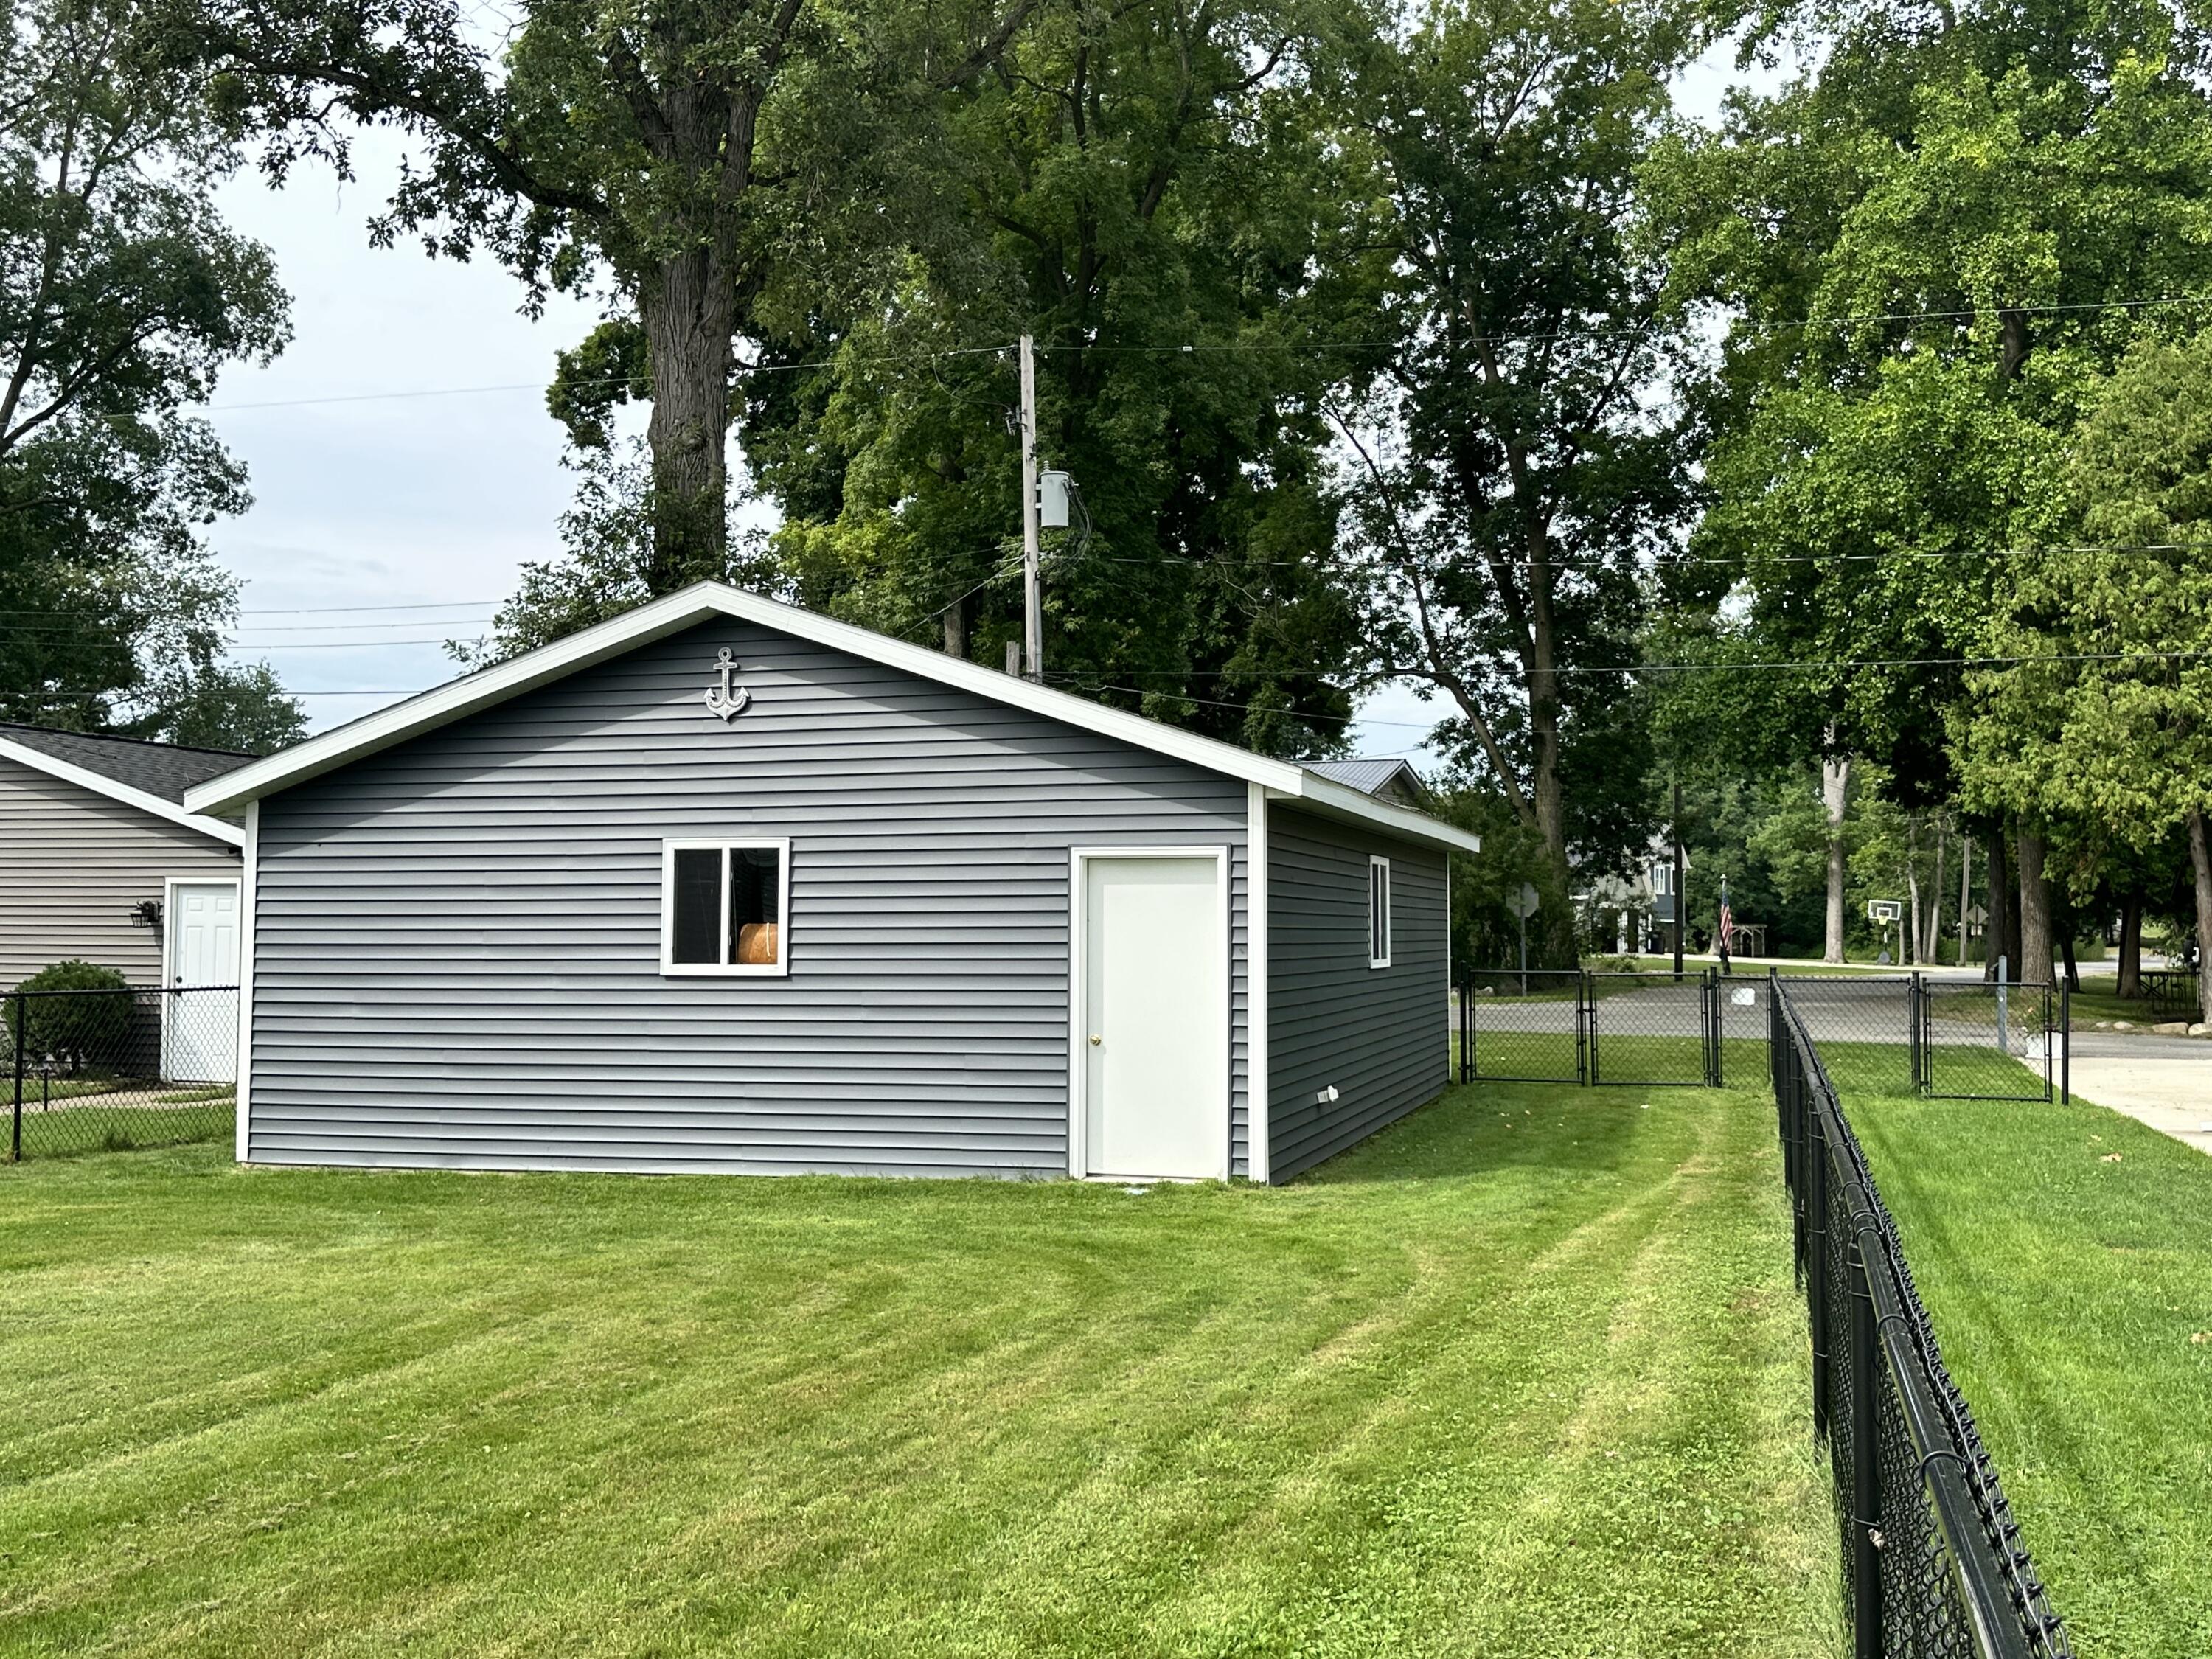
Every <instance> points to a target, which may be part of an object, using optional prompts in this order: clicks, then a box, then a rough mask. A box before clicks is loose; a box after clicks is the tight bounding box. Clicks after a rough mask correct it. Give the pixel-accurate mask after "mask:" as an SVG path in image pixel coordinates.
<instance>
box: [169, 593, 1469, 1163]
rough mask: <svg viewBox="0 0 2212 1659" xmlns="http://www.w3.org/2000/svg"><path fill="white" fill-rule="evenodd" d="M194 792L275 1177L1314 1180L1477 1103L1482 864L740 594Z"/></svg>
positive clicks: (1041, 695)
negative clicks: (1464, 1019)
mask: <svg viewBox="0 0 2212 1659" xmlns="http://www.w3.org/2000/svg"><path fill="white" fill-rule="evenodd" d="M187 803H188V805H190V807H191V810H192V811H197V812H219V813H238V814H241V815H242V816H243V818H244V824H245V830H244V835H245V857H246V909H245V931H246V966H245V990H244V993H243V997H242V1000H243V1002H244V1016H243V1017H244V1021H245V1024H246V1034H245V1042H246V1054H247V1055H248V1056H249V1060H248V1064H247V1066H246V1069H245V1074H244V1076H243V1078H242V1080H241V1087H240V1095H239V1112H238V1123H239V1131H238V1147H239V1155H240V1158H244V1159H248V1160H250V1161H252V1162H255V1163H274V1164H394V1165H413V1166H423V1165H435V1166H450V1167H463V1168H476V1169H595V1170H666V1171H673V1170H728V1171H742V1172H755V1173H776V1172H788V1171H798V1170H834V1171H845V1172H855V1173H873V1174H908V1175H991V1176H1045V1175H1069V1176H1079V1177H1083V1176H1091V1177H1102V1178H1104V1177H1111V1178H1115V1179H1152V1178H1199V1177H1223V1176H1249V1177H1250V1178H1252V1179H1254V1180H1258V1181H1281V1180H1284V1179H1286V1178H1288V1177H1289V1176H1292V1175H1294V1174H1296V1173H1297V1171H1299V1170H1304V1169H1306V1168H1308V1167H1310V1165H1312V1164H1316V1163H1317V1162H1319V1161H1320V1160H1321V1159H1322V1158H1327V1157H1328V1156H1329V1155H1330V1154H1332V1153H1334V1152H1338V1151H1340V1150H1341V1149H1343V1148H1344V1147H1346V1146H1350V1145H1352V1143H1353V1142H1355V1141H1357V1140H1358V1139H1362V1138H1363V1137H1364V1136H1366V1135H1369V1134H1371V1133H1374V1132H1375V1131H1376V1129H1378V1128H1380V1127H1383V1125H1384V1124H1387V1123H1389V1121H1392V1120H1393V1119H1395V1118H1396V1117H1399V1116H1401V1115H1403V1114H1404V1113H1406V1112H1408V1111H1410V1110H1412V1109H1413V1108H1415V1107H1417V1106H1419V1105H1420V1104H1422V1103H1425V1102H1426V1101H1428V1100H1430V1099H1432V1098H1433V1097H1435V1096H1436V1095H1437V1093H1439V1092H1440V1091H1442V1090H1443V1087H1444V1085H1445V1083H1446V1080H1447V1068H1448V1045H1449V1031H1448V1015H1449V1003H1448V980H1447V963H1446V944H1445V939H1446V910H1447V905H1446V898H1447V892H1446V883H1447V880H1448V874H1447V858H1448V856H1449V854H1452V853H1454V852H1461V853H1472V852H1474V851H1475V850H1477V848H1478V847H1479V842H1477V841H1476V839H1475V838H1474V836H1471V835H1469V834H1468V833H1466V832H1464V831H1462V830H1460V829H1454V828H1452V827H1451V826H1449V825H1448V824H1444V823H1439V822H1438V821H1437V820H1436V819H1434V818H1431V817H1427V816H1426V815H1425V814H1423V813H1420V812H1418V811H1411V810H1409V809H1407V807H1404V806H1402V805H1396V804H1395V803H1393V802H1391V801H1389V800H1385V799H1377V798H1376V797H1375V796H1373V795H1370V794H1369V793H1365V792H1364V791H1363V790H1360V789H1358V788H1354V787H1347V786H1346V785H1345V784H1343V783H1341V782H1339V781H1335V780H1334V779H1332V778H1330V777H1328V776H1326V775H1324V774H1323V773H1322V771H1321V770H1318V769H1312V768H1307V767H1302V766H1299V765H1297V764H1296V763H1291V762H1286V761H1279V760H1272V759H1269V758H1267V757H1262V756H1258V755H1254V754H1251V753H1249V752H1248V751H1246V750H1242V749H1238V748H1235V747H1233V746H1231V745H1229V744H1222V743H1217V742H1214V741H1212V740H1211V739H1208V738H1200V737H1197V736H1194V735H1193V734H1191V733H1189V732H1182V731H1178V730H1176V729H1175V728H1173V727H1170V726H1163V725H1160V724H1158V723H1157V722H1154V721H1152V720H1145V719H1142V718H1140V717H1139V716H1138V715H1135V714H1128V713H1126V712H1123V711H1121V710H1117V709H1113V708H1104V707H1102V706H1101V705H1099V704H1097V703H1094V702H1088V701H1085V700H1084V699H1082V698H1079V697H1074V696H1068V695H1066V693H1063V692H1059V691H1054V690H1047V689H1045V688H1043V687H1042V686H1038V685H1036V684H1030V683H1029V682H1027V681H1025V680H1021V679H1018V678H1012V677H1011V676H1008V675H1005V674H1001V673H999V672H997V671H994V670H992V669H987V668H984V667H981V666H979V665H975V664H974V663H969V662H966V661H963V660H961V659H957V658H953V657H949V656H945V655H941V654H939V653H936V652H933V651H927V650H924V649H922V648H921V647H917V646H914V645H910V644H907V643H904V642H902V641H896V640H892V639H888V638H885V637H884V636H883V635H878V634H874V633H871V632H868V631H866V630H865V629H859V628H854V627H852V626H849V625H848V624H846V623H839V622H836V621H832V620H830V619H829V618H827V617H822V616H819V615H817V614H815V613H812V612H809V611H799V610H793V609H792V608H789V607H787V606H785V605H778V604H775V603H774V602H772V601H769V600H767V599H760V598H758V597H757V596H755V595H752V594H749V593H744V592H738V591H736V590H734V589H732V588H728V587H725V586H718V585H715V584H702V585H700V586H696V587H692V588H689V589H686V590H684V592H680V593H676V594H671V595H670V596H669V597H667V598H665V599H659V600H657V601H655V602H653V604H650V605H645V606H642V607H641V608H639V609H638V610H636V611H631V612H629V614H628V615H626V616H623V617H617V618H616V619H614V620H612V621H610V622H607V623H601V624H600V625H599V626H598V627H596V628H592V629H586V630H585V631H584V632H582V633H580V634H577V635H573V636H571V637H569V638H568V639H566V640H563V641H559V642H558V643H556V644H554V645H550V646H548V647H544V648H543V649H540V650H538V651H535V652H532V653H529V654H528V655H526V656H522V657H519V658H516V659H513V660H511V661H509V662H506V663H503V664H501V665H498V666H497V667H494V668H489V669H486V670H483V671H481V672H478V673H476V674H471V675H469V676H467V677H465V678H462V679H459V680H457V681H455V682H453V684H449V685H447V686H444V687H441V688H440V689H438V690H434V691H429V692H426V693H424V694H423V695H422V696H417V697H415V698H411V699H410V700H409V701H407V702H403V703H399V704H397V705H395V706H393V707H392V708H388V709H385V710H383V711H381V712H380V713H378V714H372V715H370V716H368V717H367V718H366V719H363V720H356V721H355V722H353V723H352V724H351V725H349V726H343V727H340V728H338V729H337V730H336V731H334V732H328V733H325V735H323V736H322V737H319V738H313V739H311V740H309V741H308V742H307V743H304V744H300V745H298V746H297V747H295V748H293V749H291V750H287V751H285V752H284V753H283V754H281V755H277V756H272V757H270V758H268V759H266V760H264V761H260V762H258V763H254V764H252V765H250V766H246V767H244V768H241V769H239V770H238V771H236V772H233V773H229V774H227V775H224V776H222V777H220V778H217V779H216V780H215V781H211V782H210V783H206V784H204V785H202V786H200V787H197V788H196V789H194V790H192V791H191V793H190V794H189V795H188V796H187Z"/></svg>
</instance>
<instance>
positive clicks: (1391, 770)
mask: <svg viewBox="0 0 2212 1659" xmlns="http://www.w3.org/2000/svg"><path fill="white" fill-rule="evenodd" d="M1303 764H1304V767H1305V769H1307V770H1308V771H1310V772H1318V773H1320V774H1321V775H1322V776H1323V777H1325V778H1328V779H1329V780H1331V781H1334V782H1336V783H1341V784H1347V785H1349V786H1350V787H1352V788H1354V789H1357V790H1359V791H1360V792H1361V793H1364V794H1369V795H1372V796H1374V797H1375V799H1377V800H1387V801H1389V803H1390V804H1391V805H1394V806H1407V807H1411V808H1412V809H1413V811H1417V812H1426V811H1431V810H1433V809H1434V807H1435V805H1436V803H1435V802H1434V801H1432V800H1431V799H1430V798H1429V787H1428V785H1426V784H1425V783H1423V782H1422V781H1421V775H1420V774H1419V773H1418V772H1416V771H1415V770H1414V769H1413V766H1412V764H1411V763H1409V762H1407V761H1402V760H1395V759H1389V760H1310V761H1306V762H1304V763H1303Z"/></svg>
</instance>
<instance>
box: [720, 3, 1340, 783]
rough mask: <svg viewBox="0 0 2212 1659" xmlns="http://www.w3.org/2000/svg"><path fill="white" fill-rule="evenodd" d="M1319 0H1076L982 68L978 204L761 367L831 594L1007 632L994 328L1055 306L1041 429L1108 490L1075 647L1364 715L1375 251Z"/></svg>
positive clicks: (1007, 544) (1013, 509) (1249, 725)
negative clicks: (1356, 482) (1334, 419)
mask: <svg viewBox="0 0 2212 1659" xmlns="http://www.w3.org/2000/svg"><path fill="white" fill-rule="evenodd" d="M1305 10H1306V8H1305V7H1304V5H1303V3H1301V4H1297V5H1292V4H1286V3H1283V0H1246V3H1226V4H1224V3H1208V4H1200V5H1197V6H1189V5H1185V4H1181V3H1174V0H1141V3H1136V4H1120V5H1111V6H1109V5H1104V4H1097V3H1092V0H1074V3H1071V4H1069V5H1067V6H1065V7H1062V8H1057V9H1054V10H1052V11H1050V12H1048V13H1046V14H1042V15H1040V17H1039V18H1038V20H1037V21H1036V26H1035V27H1031V28H1030V29H1029V30H1027V31H1025V32H1024V34H1023V36H1022V37H1021V38H1020V39H1018V40H1017V41H1016V42H1014V43H1013V44H1012V46H1010V47H1009V48H1008V50H1007V51H1006V52H1005V53H1004V54H1002V55H1001V57H1000V60H999V62H998V64H996V66H995V67H994V70H992V71H991V72H990V73H988V74H987V75H986V76H981V77H979V79H978V81H977V82H976V83H975V87H974V88H973V89H972V92H971V93H970V94H969V95H967V96H966V97H965V98H964V99H963V105H962V107H961V109H960V111H959V112H958V116H957V123H956V125H955V127H954V130H953V145H954V148H953V149H952V151H951V159H952V161H953V163H954V166H955V167H956V169H957V170H956V171H955V172H954V173H952V175H951V178H949V179H948V180H947V183H948V185H955V186H957V188H956V189H948V190H947V191H946V198H947V203H946V205H947V212H946V216H947V218H948V219H950V220H952V221H954V222H956V223H957V228H958V229H959V231H960V234H959V235H958V236H957V237H951V236H945V235H940V236H939V237H938V238H937V240H936V241H935V243H934V244H933V246H929V247H927V248H921V249H917V250H916V252H915V255H914V257H913V258H910V259H909V261H908V263H907V264H906V265H905V266H904V268H903V269H902V271H901V272H900V273H899V280H898V281H897V282H896V283H895V284H894V285H893V286H892V288H891V289H890V292H889V294H888V295H887V296H885V298H884V300H883V301H880V302H879V303H878V304H877V305H876V306H875V307H873V315H872V317H868V318H865V319H856V322H855V324H854V327H853V329H852V331H851V332H850V333H849V335H848V337H847V338H846V340H845V341H844V343H843V344H842V346H841V349H840V351H839V353H838V355H837V358H836V362H834V363H832V364H829V365H827V366H825V367H823V368H819V369H815V370H804V371H801V372H799V373H795V374H788V375H778V376H774V377H763V378H762V379H761V380H758V381H757V382H755V383H754V404H753V409H752V412H751V414H750V416H749V418H748V420H747V422H746V430H747V448H748V453H749V454H750V456H751V458H752V459H753V461H754V464H755V466H756V469H757V475H758V477H759V478H760V480H761V481H762V483H763V485H764V486H765V487H766V488H767V489H769V491H770V492H771V493H772V494H773V495H775V498H776V499H777V501H779V503H780V504H781V506H782V507H783V509H784V512H785V513H786V515H787V522H786V525H785V527H784V529H783V530H782V531H781V532H780V533H779V535H778V536H777V537H776V538H775V547H776V550H777V551H778V553H779V555H780V556H781V560H782V562H783V564H784V567H785V568H786V569H787V572H788V573H789V575H790V577H791V579H792V580H793V581H794V583H795V585H796V587H797V590H798V592H799V594H800V596H801V597H802V598H804V599H806V600H807V601H808V602H809V603H812V604H817V605H823V606H824V607H826V608H829V609H831V610H835V611H839V612H840V613H842V614H845V615H848V616H850V617H854V618H856V619H859V620H863V621H866V622H868V623H871V624H872V625H874V626H877V627H879V628H883V629H886V630H887V631H890V632H894V633H902V634H907V635H911V636H914V637H917V638H925V639H927V640H928V641H930V642H932V643H937V642H939V641H946V642H947V644H948V648H951V649H957V650H965V651H967V652H969V653H972V654H975V655H976V656H978V657H979V658H981V659H984V660H996V659H997V653H998V651H999V649H1000V646H1001V643H1002V642H1003V641H1006V640H1008V639H1012V638H1014V637H1016V636H1017V635H1018V626H1019V618H1020V615H1021V589H1020V584H1019V580H1018V573H1017V571H1016V570H1015V569H1014V568H1013V562H1014V560H1015V559H1016V558H1017V557H1018V555H1019V551H1020V543H1019V539H1018V526H1019V524H1020V501H1019V491H1018V465H1019V457H1018V447H1017V444H1016V441H1015V437H1014V434H1013V430H1012V428H1013V416H1014V413H1015V410H1014V404H1015V400H1016V390H1017V385H1016V373H1015V367H1016V366H1015V362H1014V356H1013V354H1012V351H1010V350H1004V349H988V347H987V346H983V347H981V348H979V343H994V342H1006V341H1011V340H1012V339H1013V338H1014V337H1016V336H1017V335H1019V334H1022V333H1025V332H1026V333H1030V334H1033V335H1034V336H1035V337H1036V340H1037V347H1038V358H1037V384H1038V403H1039V410H1040V423H1039V431H1040V447H1041V448H1042V452H1043V455H1044V459H1045V461H1046V464H1047V465H1049V466H1053V467H1055V468H1062V469H1065V470H1066V471H1069V472H1070V473H1071V474H1072V475H1073V477H1074V479H1075V481H1076V483H1077V485H1078V487H1079V490H1080V492H1081V494H1080V508H1079V519H1078V524H1077V525H1076V526H1074V527H1073V529H1072V530H1071V531H1070V532H1069V533H1067V534H1065V535H1058V534H1055V535H1054V536H1053V537H1052V538H1051V541H1050V544H1049V546H1048V556H1047V560H1046V582H1045V623H1046V630H1045V641H1046V648H1045V669H1046V673H1047V678H1048V679H1049V680H1050V681H1051V682H1052V683H1054V684H1061V685H1065V686H1070V687H1073V688H1077V689H1079V690H1084V691H1086V692H1088V693H1090V694H1091V695H1094V696H1099V697H1101V698H1103V699H1104V700H1106V701H1109V702H1120V703H1123V704H1125V705H1131V706H1137V707H1141V708H1145V709H1146V710H1147V711H1148V712H1150V713H1152V714H1157V715H1159V716H1161V717H1163V718H1167V719H1171V720H1177V721H1179V722H1181V723H1183V724H1186V725H1189V726H1196V727H1198V728H1200V729H1203V730H1209V731H1212V732H1217V733H1218V734H1220V735H1223V736H1227V737H1231V738H1237V739H1239V740H1242V741H1244V742H1247V743H1249V744H1253V745H1254V746H1255V747H1258V748H1261V749H1263V750H1276V751H1291V752H1300V751H1307V750H1311V749H1313V748H1314V747H1316V746H1317V745H1318V746H1324V747H1326V746H1331V745H1333V744H1334V743H1335V742H1336V740H1337V735H1338V733H1339V732H1340V731H1341V729H1342V721H1343V720H1344V718H1345V716H1346V715H1347V714H1349V712H1350V700H1349V698H1348V697H1347V696H1346V693H1345V692H1344V691H1343V690H1341V689H1340V687H1339V686H1338V684H1336V683H1335V682H1334V679H1333V678H1332V676H1333V672H1334V671H1338V670H1340V669H1341V668H1342V667H1343V666H1344V665H1345V664H1346V660H1347V659H1348V657H1349V654H1350V652H1351V648H1352V629H1351V623H1352V617H1351V613H1350V611H1349V608H1348V607H1347V606H1346V605H1344V604H1343V602H1342V600H1341V598H1340V594H1339V592H1338V590H1337V588H1336V586H1335V585H1334V583H1333V582H1332V581H1331V580H1330V579H1329V575H1328V571H1327V569H1326V568H1325V563H1326V560H1327V557H1328V554H1329V552H1330V550H1331V548H1332V546H1333V544H1334V531H1335V507H1334V501H1333V500H1332V499H1331V497H1330V494H1329V491H1328V487H1327V480H1326V478H1325V477H1324V476H1323V469H1322V465H1321V464H1320V461H1319V459H1318V457H1319V453H1320V452H1321V451H1322V449H1323V447H1325V445H1326V442H1327V436H1328V434H1327V429H1326V427H1325V425H1324V423H1323V421H1322V413H1321V410H1322V396H1323V393H1324V392H1325V390H1326V388H1327V387H1328V385H1329V384H1330V382H1331V380H1333V379H1334V377H1335V376H1336V375H1337V374H1339V373H1340V368H1341V362H1342V356H1343V354H1342V352H1341V351H1340V350H1338V349H1334V348H1335V347H1336V346H1337V345H1338V344H1339V343H1340V338H1341V337H1343V336H1345V335H1347V334H1349V335H1352V336H1354V337H1358V336H1360V335H1362V334H1364V332H1365V327H1364V321H1365V318H1364V311H1363V310H1362V308H1361V307H1362V301H1364V298H1365V297H1366V295H1368V294H1369V293H1370V292H1371V288H1372V282H1373V279H1374V277H1375V276H1376V275H1377V274H1378V271H1379V265H1380V256H1379V255H1378V254H1377V253H1376V252H1375V251H1374V243H1375V240H1376V239H1375V237H1374V236H1373V235H1372V234H1371V231H1372V227H1371V224H1370V223H1369V222H1368V221H1369V219H1370V214H1369V212H1368V211H1367V210H1366V209H1365V207H1364V201H1365V199H1366V198H1365V197H1364V195H1363V193H1362V192H1361V191H1360V190H1358V188H1356V187H1355V181H1352V180H1350V179H1347V176H1346V172H1345V170H1344V169H1343V168H1342V167H1340V166H1339V165H1338V158H1337V157H1336V156H1335V155H1334V152H1333V149H1332V145H1331V143H1330V135H1331V132H1332V131H1333V127H1332V118H1331V115H1330V112H1329V111H1328V109H1327V107H1326V106H1324V104H1323V102H1322V99H1321V98H1320V96H1319V95H1318V94H1317V92H1316V88H1314V86H1313V85H1312V83H1311V80H1310V62H1311V58H1312V55H1313V46H1314V43H1313V40H1312V38H1311V34H1310V27H1309V25H1308V24H1307V22H1306V21H1305V19H1304V15H1303V14H1304V11H1305ZM1363 278H1364V279H1365V282H1364V284H1363V280H1362V279H1363Z"/></svg>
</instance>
